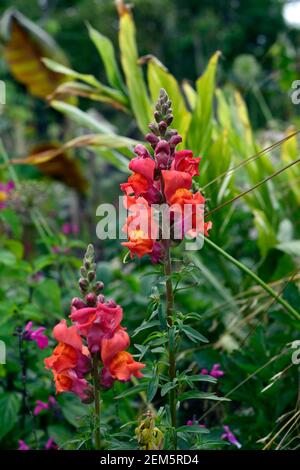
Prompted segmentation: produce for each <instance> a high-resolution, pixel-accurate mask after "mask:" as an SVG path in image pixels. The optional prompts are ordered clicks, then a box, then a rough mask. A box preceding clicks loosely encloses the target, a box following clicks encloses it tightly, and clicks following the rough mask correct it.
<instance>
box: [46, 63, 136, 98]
mask: <svg viewBox="0 0 300 470" xmlns="http://www.w3.org/2000/svg"><path fill="white" fill-rule="evenodd" d="M43 63H44V64H45V65H46V66H47V67H48V68H49V69H50V70H53V72H56V73H61V74H63V75H67V76H69V77H71V78H72V79H77V80H81V81H83V82H84V83H87V84H88V85H90V86H92V87H94V88H95V93H97V94H98V95H97V96H98V99H99V100H100V97H101V95H102V96H103V100H104V101H109V100H107V98H110V100H111V101H112V102H113V101H116V102H117V103H120V104H121V105H123V106H124V105H126V101H127V100H126V98H125V97H124V95H123V93H121V92H120V91H119V90H115V89H113V88H110V87H108V86H106V85H103V84H102V83H101V82H99V81H98V80H97V79H96V78H95V77H94V76H93V75H89V74H84V73H80V72H76V71H75V70H72V69H70V68H69V67H66V66H65V65H62V64H59V63H58V62H55V61H54V60H51V59H47V58H44V59H43ZM63 86H64V84H62V85H60V88H62V89H63ZM105 98H106V99H105Z"/></svg>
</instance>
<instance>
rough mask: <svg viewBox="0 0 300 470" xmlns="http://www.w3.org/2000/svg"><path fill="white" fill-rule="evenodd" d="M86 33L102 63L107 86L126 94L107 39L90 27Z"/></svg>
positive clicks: (110, 43) (113, 53) (113, 52)
mask: <svg viewBox="0 0 300 470" xmlns="http://www.w3.org/2000/svg"><path fill="white" fill-rule="evenodd" d="M88 31H89V35H90V38H91V40H92V41H93V43H94V44H95V46H96V49H97V51H98V52H99V55H100V57H101V59H102V61H103V64H104V67H105V71H106V76H107V80H108V82H109V84H110V85H111V86H112V87H114V88H118V89H119V90H120V91H121V92H122V93H124V94H125V93H126V88H125V85H124V83H123V80H122V76H121V73H120V70H119V67H118V64H117V60H116V55H115V50H114V46H113V44H112V42H111V40H110V39H109V38H107V37H106V36H104V35H103V34H101V33H99V32H98V31H97V30H96V29H94V28H93V27H92V26H91V25H88Z"/></svg>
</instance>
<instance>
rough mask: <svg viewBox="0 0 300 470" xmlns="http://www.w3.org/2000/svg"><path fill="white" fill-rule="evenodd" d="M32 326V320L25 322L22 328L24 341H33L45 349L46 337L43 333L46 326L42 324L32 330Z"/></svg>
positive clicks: (46, 344)
mask: <svg viewBox="0 0 300 470" xmlns="http://www.w3.org/2000/svg"><path fill="white" fill-rule="evenodd" d="M32 326H33V322H32V321H30V322H28V323H27V325H26V326H25V329H24V333H23V339H24V340H26V341H35V342H36V344H37V345H38V347H39V348H40V349H45V348H46V347H47V346H48V338H47V336H46V335H45V334H44V331H45V330H46V328H45V327H44V326H40V327H38V328H37V330H33V328H32Z"/></svg>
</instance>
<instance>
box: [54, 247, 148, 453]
mask: <svg viewBox="0 0 300 470" xmlns="http://www.w3.org/2000/svg"><path fill="white" fill-rule="evenodd" d="M80 271H81V278H80V279H79V283H78V284H79V289H80V291H81V298H79V297H75V298H73V300H72V303H71V314H70V319H71V321H72V325H71V326H68V325H67V321H66V320H65V319H63V320H61V321H60V323H58V325H56V326H55V327H54V329H53V336H54V338H55V339H56V341H57V342H58V345H57V346H56V347H55V349H54V351H53V353H52V355H51V356H50V357H48V358H46V359H45V365H46V368H48V369H51V370H52V373H53V376H54V381H55V386H56V393H62V392H72V393H74V394H76V395H78V396H79V397H80V398H81V400H82V401H83V403H91V402H92V401H94V404H95V447H96V449H99V448H100V446H101V443H100V403H101V402H100V390H105V389H109V388H111V387H112V385H113V383H114V381H115V380H119V381H121V382H126V381H129V380H130V379H131V377H132V376H135V377H137V378H139V377H142V373H141V369H143V368H144V367H145V365H144V364H142V363H140V362H137V361H135V360H134V358H133V357H132V355H131V354H130V353H129V352H128V351H126V350H127V349H128V347H129V344H130V338H129V335H128V333H127V331H126V328H124V327H123V326H122V325H121V321H122V319H123V310H122V308H121V306H120V305H117V304H116V302H115V301H114V300H107V299H106V298H105V297H104V295H103V294H102V293H100V292H101V291H102V290H103V288H104V284H103V283H102V282H100V281H98V282H97V281H96V264H95V260H94V248H93V246H92V245H89V246H88V248H87V251H86V254H85V256H84V260H83V266H82V267H81V270H80Z"/></svg>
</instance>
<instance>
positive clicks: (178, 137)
mask: <svg viewBox="0 0 300 470" xmlns="http://www.w3.org/2000/svg"><path fill="white" fill-rule="evenodd" d="M180 142H182V137H181V135H179V134H177V135H173V136H172V137H171V139H170V145H171V146H172V147H173V148H175V147H176V145H178V144H180Z"/></svg>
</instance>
